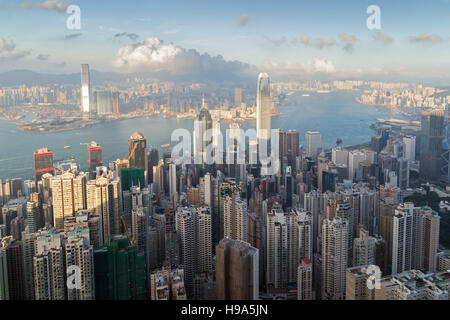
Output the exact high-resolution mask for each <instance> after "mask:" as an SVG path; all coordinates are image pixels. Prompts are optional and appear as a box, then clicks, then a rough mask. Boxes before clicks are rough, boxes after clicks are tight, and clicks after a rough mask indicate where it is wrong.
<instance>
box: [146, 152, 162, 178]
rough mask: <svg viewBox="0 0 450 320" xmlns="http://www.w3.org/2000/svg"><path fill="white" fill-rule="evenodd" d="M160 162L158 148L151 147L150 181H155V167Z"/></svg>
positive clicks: (149, 155)
mask: <svg viewBox="0 0 450 320" xmlns="http://www.w3.org/2000/svg"><path fill="white" fill-rule="evenodd" d="M158 162H159V153H158V149H155V148H150V150H149V151H148V183H149V184H151V183H153V167H156V166H157V165H158Z"/></svg>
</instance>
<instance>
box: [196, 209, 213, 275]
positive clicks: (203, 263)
mask: <svg viewBox="0 0 450 320" xmlns="http://www.w3.org/2000/svg"><path fill="white" fill-rule="evenodd" d="M195 220H196V235H195V236H196V248H197V253H196V257H197V258H196V268H195V269H196V272H197V273H199V272H200V273H201V272H208V271H211V270H213V266H212V245H213V244H212V219H211V212H210V208H209V207H207V206H205V207H200V208H197V213H196V215H195Z"/></svg>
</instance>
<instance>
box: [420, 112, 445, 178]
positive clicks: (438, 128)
mask: <svg viewBox="0 0 450 320" xmlns="http://www.w3.org/2000/svg"><path fill="white" fill-rule="evenodd" d="M421 122H422V131H421V136H420V178H421V179H422V180H424V181H426V182H431V183H433V182H439V181H440V178H441V170H440V169H441V165H442V161H441V156H442V142H443V134H444V112H443V111H423V112H422V121H421Z"/></svg>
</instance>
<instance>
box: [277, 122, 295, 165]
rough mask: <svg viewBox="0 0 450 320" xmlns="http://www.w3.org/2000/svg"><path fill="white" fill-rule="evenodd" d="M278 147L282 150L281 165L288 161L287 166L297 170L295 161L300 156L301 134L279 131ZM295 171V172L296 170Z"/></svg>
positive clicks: (293, 131)
mask: <svg viewBox="0 0 450 320" xmlns="http://www.w3.org/2000/svg"><path fill="white" fill-rule="evenodd" d="M277 133H278V139H279V141H278V146H279V148H280V150H279V154H280V163H283V158H286V159H287V165H288V166H291V167H292V168H293V169H295V159H296V158H297V156H298V155H299V148H300V144H299V133H298V131H297V130H288V131H283V130H280V129H278V130H277ZM294 171H295V170H294Z"/></svg>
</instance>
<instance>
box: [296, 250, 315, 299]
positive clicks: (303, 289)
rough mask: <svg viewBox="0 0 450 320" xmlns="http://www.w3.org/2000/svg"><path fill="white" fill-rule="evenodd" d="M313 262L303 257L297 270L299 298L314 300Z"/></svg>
mask: <svg viewBox="0 0 450 320" xmlns="http://www.w3.org/2000/svg"><path fill="white" fill-rule="evenodd" d="M312 269H313V267H312V262H311V260H309V259H308V258H304V259H302V261H301V263H300V264H299V266H298V271H297V277H298V279H297V300H312V299H313V294H312V293H313V290H312V282H313V279H312V272H313V270H312Z"/></svg>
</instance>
